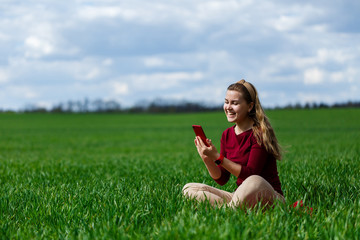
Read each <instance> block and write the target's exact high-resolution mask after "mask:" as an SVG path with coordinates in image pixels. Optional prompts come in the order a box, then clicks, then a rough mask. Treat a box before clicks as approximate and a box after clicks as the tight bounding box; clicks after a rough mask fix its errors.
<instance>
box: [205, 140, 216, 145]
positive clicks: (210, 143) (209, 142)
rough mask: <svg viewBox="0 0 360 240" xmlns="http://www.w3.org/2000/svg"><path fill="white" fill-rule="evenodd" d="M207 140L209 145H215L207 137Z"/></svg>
mask: <svg viewBox="0 0 360 240" xmlns="http://www.w3.org/2000/svg"><path fill="white" fill-rule="evenodd" d="M206 142H207V143H208V144H209V146H214V144H213V143H212V141H211V139H209V138H207V139H206Z"/></svg>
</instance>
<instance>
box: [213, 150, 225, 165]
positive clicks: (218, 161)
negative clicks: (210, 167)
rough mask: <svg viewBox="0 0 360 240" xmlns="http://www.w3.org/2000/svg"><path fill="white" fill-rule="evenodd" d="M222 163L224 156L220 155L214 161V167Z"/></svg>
mask: <svg viewBox="0 0 360 240" xmlns="http://www.w3.org/2000/svg"><path fill="white" fill-rule="evenodd" d="M223 161H224V156H223V155H222V154H221V153H220V156H219V158H218V159H216V160H215V163H216V165H220V164H222V162H223Z"/></svg>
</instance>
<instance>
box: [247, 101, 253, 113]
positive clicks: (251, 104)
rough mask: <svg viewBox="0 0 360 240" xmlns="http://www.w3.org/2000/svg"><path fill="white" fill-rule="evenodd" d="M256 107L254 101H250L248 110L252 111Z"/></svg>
mask: <svg viewBox="0 0 360 240" xmlns="http://www.w3.org/2000/svg"><path fill="white" fill-rule="evenodd" d="M253 108H254V102H251V103H249V110H248V112H251V110H252V109H253Z"/></svg>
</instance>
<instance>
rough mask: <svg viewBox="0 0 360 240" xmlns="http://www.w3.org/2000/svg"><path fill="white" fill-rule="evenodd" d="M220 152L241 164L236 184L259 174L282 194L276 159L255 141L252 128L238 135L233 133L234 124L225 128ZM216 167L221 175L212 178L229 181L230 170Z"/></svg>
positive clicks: (219, 181)
mask: <svg viewBox="0 0 360 240" xmlns="http://www.w3.org/2000/svg"><path fill="white" fill-rule="evenodd" d="M220 152H221V154H222V155H224V157H226V158H227V159H229V160H231V161H233V162H235V163H238V164H241V172H240V175H239V176H238V178H237V181H236V184H237V185H238V186H239V185H240V184H241V183H242V182H243V181H244V180H245V179H246V178H247V177H249V176H251V175H259V176H261V177H263V178H264V179H265V180H267V181H268V182H269V183H270V184H271V186H272V187H273V188H274V189H275V190H276V191H277V192H278V193H280V194H282V195H283V192H282V190H281V183H280V179H279V174H278V171H277V165H276V159H275V157H274V156H273V155H272V154H269V153H268V152H267V151H266V149H265V147H264V146H263V145H262V146H260V145H259V144H258V143H257V141H256V138H255V136H254V134H253V131H252V129H249V130H248V131H245V132H242V133H241V134H239V135H236V133H235V126H233V127H230V128H228V129H226V130H225V131H224V132H223V134H222V137H221V151H220ZM218 167H219V168H220V170H221V177H220V178H219V179H214V180H215V181H216V182H217V183H218V184H220V185H224V184H225V183H227V182H228V181H229V178H230V172H229V171H227V170H226V169H225V168H223V167H222V166H220V165H219V166H218Z"/></svg>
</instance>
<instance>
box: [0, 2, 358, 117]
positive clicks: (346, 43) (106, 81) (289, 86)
mask: <svg viewBox="0 0 360 240" xmlns="http://www.w3.org/2000/svg"><path fill="white" fill-rule="evenodd" d="M359 16H360V1H359V0H326V1H325V0H318V1H309V0H294V1H285V0H261V1H260V0H241V1H240V0H209V1H205V0H177V1H175V0H153V1H145V0H116V1H115V0H99V1H96V0H93V1H90V0H71V1H69V0H62V1H49V0H0V109H3V110H6V109H12V110H19V109H22V108H24V107H25V106H27V105H28V104H33V105H36V106H39V107H46V108H50V107H51V106H53V105H55V104H58V103H60V102H66V101H68V100H74V101H75V100H83V99H85V98H87V99H90V100H95V99H103V100H116V101H118V102H120V103H121V105H122V106H124V107H129V106H133V105H134V104H137V105H141V104H142V103H145V102H146V101H151V100H154V99H159V98H160V99H168V100H187V101H194V102H199V103H205V104H222V103H223V101H224V96H225V93H226V88H227V87H228V86H229V85H230V84H231V83H234V82H236V81H238V80H241V79H245V80H247V81H249V82H251V83H253V84H254V85H255V87H256V88H257V90H258V92H259V97H260V101H261V103H262V104H263V106H265V107H275V106H284V105H287V104H295V103H301V104H305V103H307V102H310V103H312V102H317V103H319V102H323V103H328V104H332V103H335V102H346V101H359V100H360V18H359Z"/></svg>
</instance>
